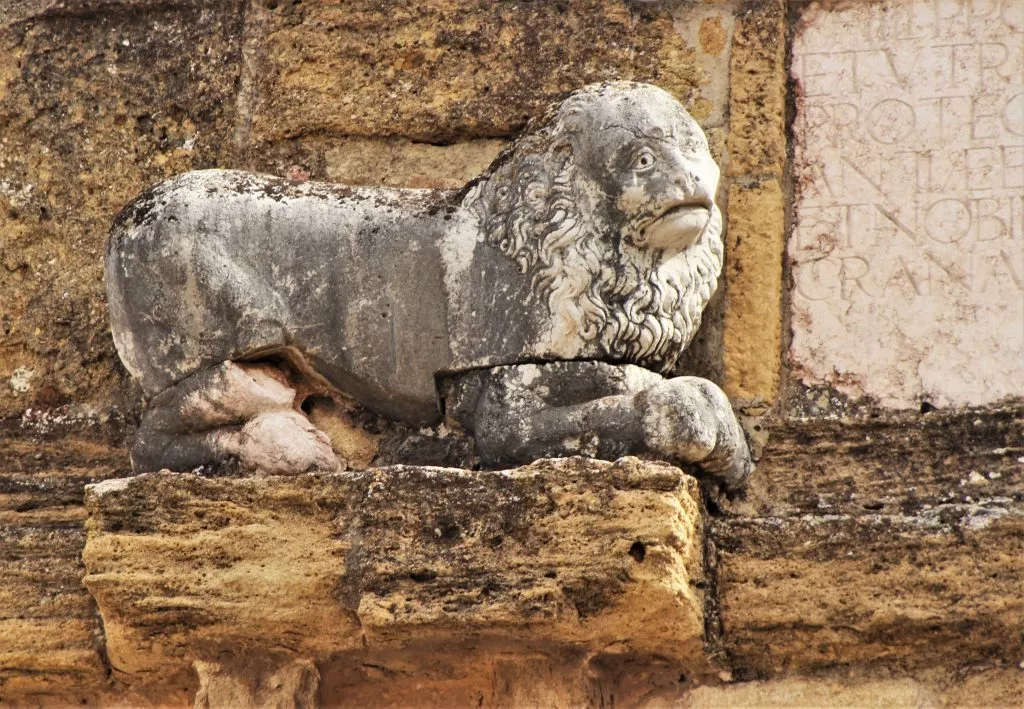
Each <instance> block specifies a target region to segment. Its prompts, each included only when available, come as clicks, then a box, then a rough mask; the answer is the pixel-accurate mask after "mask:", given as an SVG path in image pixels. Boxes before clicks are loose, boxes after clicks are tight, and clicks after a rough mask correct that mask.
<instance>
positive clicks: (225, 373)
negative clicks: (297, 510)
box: [131, 362, 339, 475]
mask: <svg viewBox="0 0 1024 709" xmlns="http://www.w3.org/2000/svg"><path fill="white" fill-rule="evenodd" d="M296 400H297V395H296V391H295V389H294V388H293V387H292V386H291V385H290V383H289V380H288V377H287V376H286V375H285V374H284V373H283V372H282V371H281V370H279V369H278V368H276V367H274V366H273V365H270V364H267V363H249V362H223V363H221V364H219V365H217V366H216V367H211V368H209V369H205V370H202V371H200V372H197V373H196V374H194V375H192V376H191V377H188V378H187V379H184V380H182V381H181V382H179V383H178V384H175V385H174V386H172V387H170V388H168V389H167V390H165V391H163V392H161V393H160V394H159V395H157V396H156V397H154V398H153V400H152V401H151V402H150V404H149V407H148V410H147V412H146V414H145V415H144V416H143V419H142V422H141V424H140V426H139V430H138V433H137V434H136V437H135V441H134V444H133V446H132V451H131V455H132V467H133V468H134V469H135V471H136V472H137V473H142V472H150V471H155V470H161V469H163V468H170V469H174V470H193V469H195V468H197V467H199V466H203V465H212V466H218V465H223V464H234V465H235V466H237V467H238V468H240V469H241V470H242V471H243V472H248V473H264V474H271V475H287V474H298V473H305V472H313V471H333V470H337V469H338V467H339V464H338V460H337V458H336V457H335V456H334V452H333V451H332V449H331V442H330V439H329V438H328V437H327V436H326V434H324V433H323V432H322V431H320V430H318V429H317V428H316V427H315V426H314V425H313V424H312V423H310V421H309V420H308V419H307V418H306V417H305V416H304V415H303V414H302V413H301V411H297V410H296V408H295V406H296V403H297V401H296Z"/></svg>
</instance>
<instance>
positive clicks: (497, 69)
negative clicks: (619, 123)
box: [247, 0, 724, 143]
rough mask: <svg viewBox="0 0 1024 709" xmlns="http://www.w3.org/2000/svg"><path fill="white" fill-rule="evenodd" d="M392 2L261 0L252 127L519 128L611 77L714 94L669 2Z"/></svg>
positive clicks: (450, 134)
mask: <svg viewBox="0 0 1024 709" xmlns="http://www.w3.org/2000/svg"><path fill="white" fill-rule="evenodd" d="M382 15H383V11H382V9H381V7H380V5H379V3H376V2H370V1H369V0H355V1H354V2H346V3H345V4H344V5H343V6H342V5H338V4H336V3H333V2H326V1H324V0H306V1H305V2H303V3H301V5H300V4H297V3H296V4H292V3H288V2H281V3H273V7H272V8H271V6H270V5H268V4H265V3H253V6H252V7H251V8H250V13H249V16H248V18H247V32H248V33H249V34H250V35H251V36H252V37H253V42H254V44H256V45H258V46H259V47H260V51H259V53H258V55H256V56H254V57H253V60H252V67H251V76H250V77H249V78H248V79H247V80H248V81H250V82H251V87H250V88H249V89H248V90H249V91H250V92H251V99H250V100H251V102H252V106H253V112H252V117H251V122H250V126H249V130H250V131H251V139H252V140H253V141H254V142H257V143H259V142H262V141H274V140H279V139H281V138H288V137H295V136H302V135H306V134H317V133H330V134H336V135H369V136H381V135H383V136H388V135H398V136H405V137H409V138H413V139H415V140H419V141H423V142H431V143H438V142H451V141H452V140H453V139H456V138H459V137H468V136H507V135H510V134H513V133H515V132H517V131H519V130H520V129H521V128H522V127H523V126H524V124H525V123H526V120H527V119H528V118H529V117H530V116H532V115H534V114H536V112H537V111H538V110H540V109H542V108H543V107H544V105H545V104H546V103H547V102H549V101H551V100H553V99H555V98H557V97H558V96H559V95H560V94H563V93H565V92H566V91H569V90H571V89H573V88H576V87H577V86H580V85H582V84H587V83H591V82H594V81H603V80H608V79H632V80H637V81H650V82H652V83H656V84H659V85H661V86H664V87H665V88H666V89H667V90H668V91H670V92H671V93H673V94H674V95H676V96H677V97H679V98H680V99H682V100H684V101H686V102H687V103H688V104H689V105H693V102H695V101H696V100H698V99H700V98H703V99H704V100H705V102H706V103H711V101H710V100H709V99H708V98H706V97H704V96H702V93H703V92H702V85H703V84H705V83H707V81H708V79H707V78H706V75H705V71H704V69H703V67H702V66H701V65H700V64H699V63H698V62H697V52H696V49H695V48H694V47H693V46H690V45H688V44H687V43H686V42H685V40H684V39H683V37H682V36H680V34H679V33H678V32H677V31H676V29H675V27H674V23H673V19H674V18H673V16H672V15H671V14H670V12H668V11H667V10H666V8H664V7H643V6H631V5H629V4H626V3H621V2H615V1H614V0H582V1H580V2H573V3H567V4H565V5H561V6H560V5H552V4H549V3H511V4H510V3H497V4H483V5H480V4H477V5H474V6H472V7H466V6H465V5H464V4H462V3H457V2H451V1H450V0H427V1H425V2H424V1H419V2H413V1H411V0H403V1H402V2H398V3H394V4H392V5H390V6H389V7H388V9H387V11H386V20H385V17H384V16H382ZM302 67H308V68H306V69H303V68H302ZM467 67H472V69H468V68H467ZM722 95H724V94H722ZM712 98H714V99H719V101H720V100H721V99H720V97H719V96H716V95H714V94H712ZM700 117H701V118H704V117H706V115H701V116H700Z"/></svg>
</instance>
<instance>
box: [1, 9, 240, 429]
mask: <svg viewBox="0 0 1024 709" xmlns="http://www.w3.org/2000/svg"><path fill="white" fill-rule="evenodd" d="M243 5H244V3H241V2H223V3H217V4H211V3H206V2H199V1H192V0H181V1H180V2H170V3H168V2H152V1H151V0H125V1H123V2H92V1H91V0H90V1H86V0H75V1H73V2H60V3H57V2H38V3H20V2H4V3H2V6H3V7H2V9H0V234H2V235H3V236H2V238H0V264H2V265H0V301H2V305H0V384H2V385H0V416H8V415H13V414H15V413H19V414H20V412H21V411H23V410H24V409H26V408H33V407H35V408H52V407H56V406H59V405H61V404H65V403H72V402H73V403H79V404H83V405H90V406H91V407H93V408H100V409H103V410H109V408H110V407H111V406H112V405H117V404H120V405H121V406H123V405H124V404H125V403H127V396H126V394H128V393H129V390H128V389H127V387H126V386H125V381H124V380H123V379H122V376H121V374H120V365H119V364H118V363H117V356H116V353H115V351H114V348H113V346H112V343H111V342H110V338H109V324H108V320H107V315H106V313H105V310H106V308H105V305H104V294H103V283H102V265H101V264H102V251H103V240H104V233H105V232H106V231H107V230H108V229H109V225H110V220H111V218H112V216H113V215H114V214H115V213H116V212H117V210H118V209H120V207H121V206H122V205H123V204H124V203H125V202H126V201H127V200H129V199H131V198H132V196H133V195H135V194H137V193H138V191H139V189H140V188H141V187H143V186H145V185H147V184H149V183H151V182H153V181H156V180H159V179H165V178H167V177H170V176H171V175H173V174H175V173H178V172H181V171H184V170H188V169H193V168H203V167H212V166H213V165H217V164H224V163H225V162H229V161H230V160H231V157H230V156H231V154H232V151H233V143H232V131H233V128H234V123H235V108H234V107H235V101H234V100H233V97H234V92H235V87H236V84H237V82H238V80H239V76H240V74H239V58H240V51H241V39H242V14H243V12H242V11H243ZM198 57H202V61H199V60H198V59H197V58H198ZM19 369H25V370H29V371H31V372H32V373H33V376H32V378H31V379H30V380H29V381H28V387H27V388H25V389H23V390H19V387H12V386H8V384H7V382H8V381H9V379H10V377H11V376H12V374H13V373H14V372H15V371H17V370H19Z"/></svg>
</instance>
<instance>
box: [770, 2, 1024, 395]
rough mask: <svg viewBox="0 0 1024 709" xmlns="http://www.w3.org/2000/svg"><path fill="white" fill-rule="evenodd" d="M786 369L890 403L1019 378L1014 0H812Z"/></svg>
mask: <svg viewBox="0 0 1024 709" xmlns="http://www.w3.org/2000/svg"><path fill="white" fill-rule="evenodd" d="M792 75H793V79H794V80H795V82H796V85H797V86H798V87H799V90H798V91H797V93H796V116H795V123H794V130H793V134H794V137H795V145H794V169H793V174H794V176H795V178H796V183H797V200H796V205H795V211H794V214H795V221H794V228H793V233H792V236H791V238H790V242H789V257H790V259H791V260H792V263H793V280H794V285H795V289H794V291H793V296H792V323H793V327H792V329H793V340H792V347H791V359H792V363H793V365H794V372H795V374H796V375H797V377H799V378H800V379H801V380H802V381H803V382H804V383H806V384H808V385H812V386H813V385H820V384H827V385H830V386H832V387H834V388H835V389H838V390H839V391H841V392H843V393H844V394H845V395H847V396H849V397H851V398H855V399H860V398H870V399H874V400H875V401H877V402H878V403H880V404H882V405H884V406H889V407H916V406H918V405H919V404H920V403H921V402H922V401H928V402H930V403H931V404H933V405H939V406H942V405H981V404H986V403H992V402H996V401H999V400H1001V399H1005V398H1008V397H1020V396H1021V395H1022V393H1024V4H1022V3H1020V2H1017V1H1016V0H1005V1H1002V0H996V1H995V2H961V1H960V0H907V1H905V2H870V3H848V4H845V5H843V6H842V8H841V9H835V10H827V9H824V8H822V7H815V6H810V7H809V8H808V9H806V10H805V11H804V12H803V15H802V21H801V23H800V25H799V30H798V31H797V33H796V36H795V38H794V42H793V62H792Z"/></svg>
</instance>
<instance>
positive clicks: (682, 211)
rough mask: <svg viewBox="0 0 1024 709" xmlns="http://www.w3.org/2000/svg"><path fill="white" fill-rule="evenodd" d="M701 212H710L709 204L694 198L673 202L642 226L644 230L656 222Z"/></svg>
mask: <svg viewBox="0 0 1024 709" xmlns="http://www.w3.org/2000/svg"><path fill="white" fill-rule="evenodd" d="M702 211H703V212H710V211H711V203H710V202H708V201H707V200H705V199H697V198H694V199H687V200H682V201H679V202H673V203H672V204H670V205H668V206H667V207H665V208H664V209H663V210H661V211H660V212H659V213H658V214H656V215H655V216H654V218H653V219H651V220H650V221H648V222H647V224H645V225H644V228H645V229H646V228H647V227H649V226H651V225H652V224H654V223H655V222H658V221H662V220H667V219H672V218H674V217H678V216H682V215H689V214H694V213H700V212H702Z"/></svg>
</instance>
